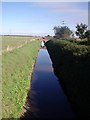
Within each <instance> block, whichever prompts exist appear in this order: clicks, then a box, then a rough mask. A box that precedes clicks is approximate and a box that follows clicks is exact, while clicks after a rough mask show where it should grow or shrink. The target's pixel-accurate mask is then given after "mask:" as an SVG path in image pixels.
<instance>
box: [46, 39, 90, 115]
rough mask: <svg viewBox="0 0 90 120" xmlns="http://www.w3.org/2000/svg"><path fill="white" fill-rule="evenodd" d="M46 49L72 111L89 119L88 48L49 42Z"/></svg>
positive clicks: (54, 41)
mask: <svg viewBox="0 0 90 120" xmlns="http://www.w3.org/2000/svg"><path fill="white" fill-rule="evenodd" d="M46 47H47V49H48V52H49V54H50V57H51V60H52V63H53V67H54V72H55V74H56V75H57V77H58V78H59V79H60V82H61V84H62V87H63V90H64V92H65V94H66V95H67V96H68V99H69V100H70V102H71V104H72V107H73V109H74V110H75V112H76V113H77V115H78V116H80V117H82V116H86V117H87V116H88V117H90V73H89V72H90V46H89V45H84V44H83V45H81V44H78V43H77V42H73V41H68V40H50V41H48V42H47V43H46Z"/></svg>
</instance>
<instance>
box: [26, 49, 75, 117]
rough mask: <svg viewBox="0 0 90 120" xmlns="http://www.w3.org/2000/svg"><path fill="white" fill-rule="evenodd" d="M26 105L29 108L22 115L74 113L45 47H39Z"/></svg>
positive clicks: (44, 115) (48, 115)
mask: <svg viewBox="0 0 90 120" xmlns="http://www.w3.org/2000/svg"><path fill="white" fill-rule="evenodd" d="M27 106H29V109H28V110H27V111H26V114H24V117H32V118H74V113H73V111H72V109H71V108H70V104H69V102H68V100H67V97H66V96H65V95H64V93H63V90H62V88H61V86H60V84H59V82H58V79H57V77H56V76H55V75H54V73H53V69H52V63H51V60H50V57H49V55H48V52H47V50H45V49H40V51H39V54H38V57H37V60H36V64H35V68H34V72H33V75H32V82H31V89H30V92H29V93H28V105H27ZM27 113H28V115H27Z"/></svg>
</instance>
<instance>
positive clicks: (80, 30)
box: [75, 23, 87, 40]
mask: <svg viewBox="0 0 90 120" xmlns="http://www.w3.org/2000/svg"><path fill="white" fill-rule="evenodd" d="M76 29H77V30H76V32H75V33H76V35H77V36H79V38H80V39H81V40H82V39H83V38H85V32H86V30H87V25H86V24H82V23H81V24H80V25H79V24H77V26H76Z"/></svg>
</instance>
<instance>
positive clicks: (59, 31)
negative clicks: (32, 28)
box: [53, 26, 72, 38]
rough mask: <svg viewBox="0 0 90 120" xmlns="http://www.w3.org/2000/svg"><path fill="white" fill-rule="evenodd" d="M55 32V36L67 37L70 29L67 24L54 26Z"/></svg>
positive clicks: (70, 32)
mask: <svg viewBox="0 0 90 120" xmlns="http://www.w3.org/2000/svg"><path fill="white" fill-rule="evenodd" d="M53 30H54V33H55V36H54V37H55V38H69V37H70V35H71V34H72V31H71V30H70V29H69V28H68V27H67V26H61V27H60V26H55V27H54V28H53Z"/></svg>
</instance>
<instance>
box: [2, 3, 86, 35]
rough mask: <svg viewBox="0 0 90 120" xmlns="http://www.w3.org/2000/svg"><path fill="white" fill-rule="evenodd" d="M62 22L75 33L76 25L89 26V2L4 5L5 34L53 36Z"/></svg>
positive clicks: (3, 24) (3, 25)
mask: <svg viewBox="0 0 90 120" xmlns="http://www.w3.org/2000/svg"><path fill="white" fill-rule="evenodd" d="M62 21H65V25H66V26H68V27H69V28H70V29H71V30H73V31H75V26H76V24H79V23H81V22H82V23H85V24H87V25H88V2H3V3H2V28H3V30H2V32H3V34H29V35H42V36H44V35H48V34H49V35H53V33H54V31H53V27H54V26H61V25H62ZM0 32H1V31H0Z"/></svg>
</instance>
